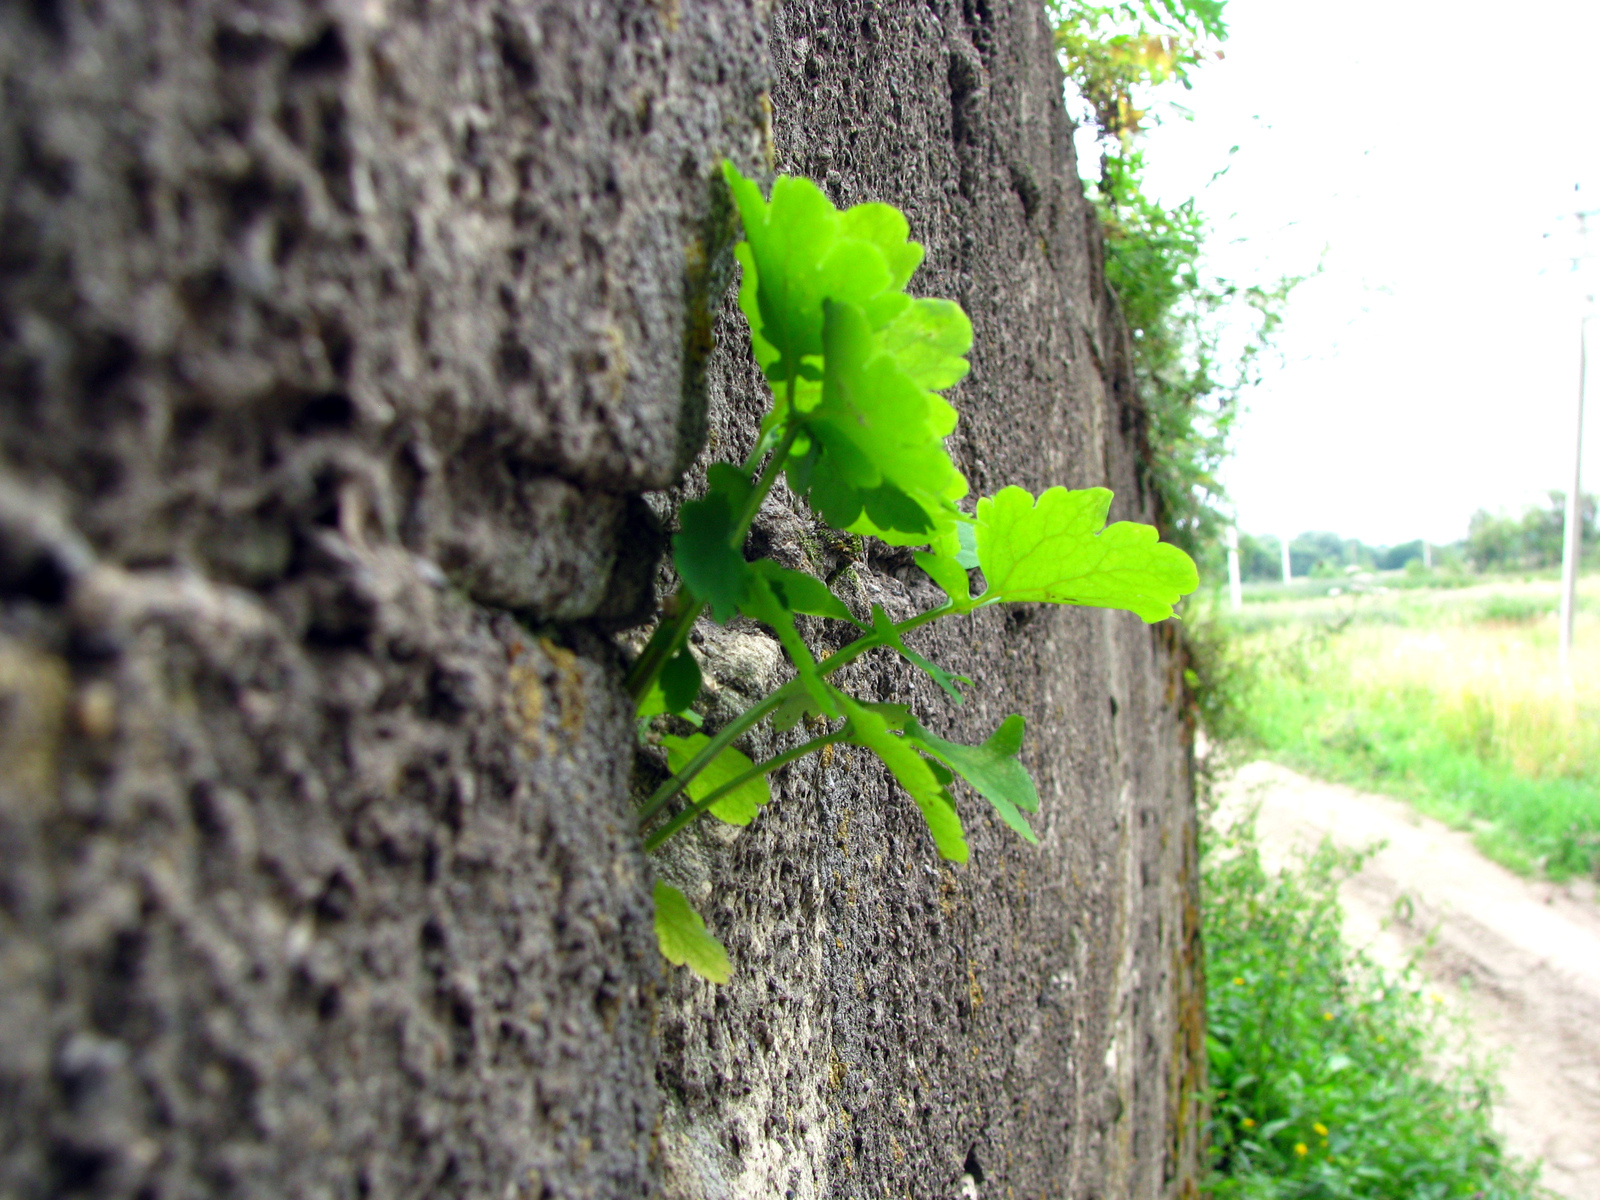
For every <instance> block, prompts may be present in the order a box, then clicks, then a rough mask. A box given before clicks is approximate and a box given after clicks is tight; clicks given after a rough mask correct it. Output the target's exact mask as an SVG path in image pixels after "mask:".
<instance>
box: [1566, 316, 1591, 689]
mask: <svg viewBox="0 0 1600 1200" xmlns="http://www.w3.org/2000/svg"><path fill="white" fill-rule="evenodd" d="M1588 333H1589V316H1588V314H1585V315H1584V316H1583V318H1582V319H1581V320H1580V321H1579V322H1578V428H1577V433H1576V436H1575V437H1574V438H1573V442H1574V443H1575V445H1574V447H1573V451H1572V490H1571V491H1570V492H1568V493H1567V527H1566V530H1565V534H1566V536H1565V537H1563V538H1562V540H1561V671H1562V674H1567V673H1568V672H1570V671H1571V670H1572V630H1573V626H1574V624H1575V623H1576V618H1577V615H1578V560H1579V558H1580V556H1581V555H1582V554H1583V400H1584V390H1585V387H1584V385H1585V383H1586V382H1587V379H1588V375H1589V337H1588Z"/></svg>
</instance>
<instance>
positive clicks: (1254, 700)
mask: <svg viewBox="0 0 1600 1200" xmlns="http://www.w3.org/2000/svg"><path fill="white" fill-rule="evenodd" d="M1408 582H1411V583H1413V584H1414V583H1415V580H1414V579H1413V580H1409V581H1408ZM1329 588H1339V590H1340V594H1338V595H1328V594H1327V591H1328V589H1329ZM1316 590H1320V591H1321V592H1322V593H1323V594H1322V595H1310V594H1307V593H1308V592H1309V591H1311V588H1310V587H1308V586H1307V585H1306V584H1304V583H1297V584H1296V585H1295V588H1294V591H1295V592H1297V593H1298V595H1282V594H1274V593H1273V592H1272V591H1271V590H1270V589H1264V588H1256V589H1252V593H1251V602H1248V603H1246V605H1245V606H1244V608H1243V609H1242V610H1241V611H1239V612H1238V613H1229V614H1226V615H1225V616H1223V617H1222V618H1221V621H1222V624H1223V626H1224V629H1225V630H1226V631H1228V632H1229V635H1230V636H1229V638H1228V643H1227V649H1226V653H1227V654H1228V655H1229V656H1231V659H1232V663H1233V668H1232V676H1231V678H1232V683H1231V685H1230V686H1232V687H1233V688H1235V689H1236V690H1237V691H1238V692H1240V693H1242V695H1239V696H1237V697H1235V699H1236V700H1237V701H1238V702H1239V707H1240V710H1241V714H1242V715H1241V724H1242V727H1243V732H1244V734H1245V736H1246V738H1247V739H1248V740H1250V741H1253V742H1254V743H1255V744H1257V745H1258V746H1259V747H1260V748H1262V749H1263V750H1265V751H1266V752H1267V753H1268V754H1269V755H1271V756H1272V757H1274V758H1277V759H1279V760H1281V761H1283V762H1286V763H1288V764H1290V765H1292V766H1295V767H1298V768H1300V769H1302V770H1306V771H1308V772H1310V773H1313V774H1317V775H1320V776H1323V777H1325V778H1332V779H1339V780H1344V781H1347V782H1350V783H1354V784H1358V785H1361V786H1364V787H1369V788H1372V789H1373V790H1377V791H1384V792H1388V793H1391V794H1394V795H1399V796H1402V797H1405V798H1407V799H1410V800H1411V801H1413V802H1414V803H1415V804H1416V805H1417V807H1418V808H1420V809H1422V810H1423V811H1425V812H1428V813H1430V814H1432V815H1434V816H1438V817H1440V818H1442V819H1444V820H1445V821H1447V822H1449V823H1451V824H1452V825H1455V826H1457V827H1459V828H1470V829H1472V830H1473V831H1474V833H1475V836H1476V838H1477V841H1478V844H1479V846H1480V847H1481V848H1482V849H1483V850H1484V851H1485V853H1487V854H1489V855H1490V856H1491V857H1493V858H1495V859H1496V860H1498V861H1500V862H1502V863H1504V864H1506V865H1507V866H1510V867H1512V868H1513V869H1516V870H1519V871H1522V872H1524V873H1544V874H1546V875H1549V876H1550V877H1552V878H1556V879H1560V878H1566V877H1570V876H1573V875H1593V876H1597V877H1600V577H1593V576H1592V577H1590V578H1588V579H1586V580H1584V581H1583V584H1582V586H1581V589H1580V603H1579V610H1578V627H1577V634H1576V639H1575V642H1576V649H1575V653H1574V656H1573V661H1572V664H1571V671H1570V673H1569V674H1568V675H1565V676H1564V675H1563V674H1562V673H1561V672H1560V671H1559V670H1558V669H1557V665H1556V617H1555V613H1556V606H1557V600H1558V592H1557V583H1556V581H1555V580H1553V579H1527V580H1523V579H1500V580H1496V581H1491V582H1481V583H1476V584H1472V585H1469V586H1460V585H1459V581H1457V585H1456V586H1450V587H1441V588H1423V587H1415V586H1413V587H1409V588H1407V589H1405V590H1387V589H1372V590H1363V591H1352V590H1350V589H1349V588H1348V587H1340V585H1339V583H1338V581H1318V582H1317V589H1316Z"/></svg>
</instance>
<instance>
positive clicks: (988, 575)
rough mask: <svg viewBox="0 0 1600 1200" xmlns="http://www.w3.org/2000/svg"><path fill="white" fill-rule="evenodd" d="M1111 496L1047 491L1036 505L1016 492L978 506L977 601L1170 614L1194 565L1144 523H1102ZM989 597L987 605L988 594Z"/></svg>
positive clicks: (1152, 616) (1194, 578)
mask: <svg viewBox="0 0 1600 1200" xmlns="http://www.w3.org/2000/svg"><path fill="white" fill-rule="evenodd" d="M1110 508H1111V493H1110V492H1109V491H1108V490H1107V489H1105V488H1084V489H1082V490H1081V491H1075V492H1069V491H1067V490H1066V489H1065V488H1050V489H1049V490H1048V491H1046V492H1045V493H1044V494H1042V495H1041V496H1040V497H1039V499H1038V501H1037V503H1035V501H1034V498H1033V497H1032V496H1030V495H1029V494H1028V493H1027V492H1025V491H1023V490H1022V489H1021V488H1018V487H1008V488H1002V489H1001V490H1000V491H999V492H997V493H996V494H995V495H994V496H992V497H985V498H984V499H982V500H979V501H978V517H977V522H976V524H977V532H978V562H979V564H980V565H981V566H982V567H983V575H984V578H985V579H987V580H988V581H989V590H988V591H987V592H985V593H984V594H983V597H982V599H983V601H984V602H985V603H990V602H995V601H1007V600H1010V601H1028V600H1033V601H1042V602H1045V603H1049V604H1092V605H1097V606H1099V607H1101V608H1125V609H1127V610H1128V611H1129V612H1135V613H1138V614H1139V616H1140V617H1142V618H1143V619H1144V620H1146V621H1152V622H1154V621H1161V620H1165V619H1166V618H1167V617H1170V616H1171V615H1172V606H1173V605H1174V604H1176V603H1177V601H1178V598H1179V597H1180V596H1182V595H1184V594H1186V593H1188V592H1192V591H1194V589H1195V588H1196V587H1198V586H1199V585H1200V577H1199V575H1197V574H1196V572H1195V567H1194V562H1193V561H1192V560H1191V559H1190V558H1189V556H1188V555H1187V554H1185V553H1184V552H1183V551H1182V550H1179V549H1178V548H1177V547H1176V546H1171V545H1165V544H1163V543H1161V542H1160V541H1158V540H1157V535H1156V531H1155V530H1154V529H1152V528H1151V527H1150V526H1148V525H1135V524H1133V523H1132V522H1130V521H1118V522H1117V523H1116V524H1115V525H1110V526H1106V527H1105V528H1104V529H1102V528H1101V526H1104V525H1105V522H1106V513H1107V512H1108V511H1109V510H1110ZM991 596H992V597H993V601H991V599H990V597H991Z"/></svg>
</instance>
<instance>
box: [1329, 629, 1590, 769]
mask: <svg viewBox="0 0 1600 1200" xmlns="http://www.w3.org/2000/svg"><path fill="white" fill-rule="evenodd" d="M1554 626H1555V622H1554V621H1553V620H1541V621H1539V622H1537V623H1536V624H1527V625H1524V624H1512V623H1505V622H1495V621H1489V622H1475V623H1472V624H1461V625H1446V626H1443V627H1435V628H1433V629H1416V628H1406V627H1395V626H1368V627H1365V628H1361V629H1352V630H1350V631H1349V632H1348V633H1347V634H1346V635H1345V644H1344V645H1343V646H1342V647H1341V654H1340V657H1341V658H1343V659H1344V660H1345V662H1346V663H1348V664H1349V670H1350V676H1351V683H1352V684H1353V685H1354V686H1355V687H1356V688H1358V689H1359V690H1362V691H1366V692H1368V693H1369V694H1382V693H1385V692H1387V693H1391V694H1398V695H1409V696H1415V697H1418V698H1421V697H1424V696H1425V697H1430V698H1431V700H1432V705H1433V710H1434V713H1435V721H1436V722H1437V723H1438V725H1439V726H1440V727H1441V729H1442V730H1443V731H1444V732H1445V733H1446V734H1447V736H1449V737H1450V739H1451V741H1453V742H1455V743H1456V744H1457V745H1458V746H1461V747H1462V748H1463V749H1467V748H1470V749H1471V750H1472V751H1473V752H1474V753H1475V754H1476V755H1477V756H1478V758H1479V759H1481V760H1482V761H1485V762H1496V761H1498V762H1503V763H1505V764H1507V765H1508V766H1510V767H1511V768H1512V769H1513V770H1514V771H1515V772H1516V773H1517V774H1518V775H1521V776H1523V777H1525V778H1529V779H1540V778H1568V779H1581V778H1595V777H1600V620H1595V619H1594V618H1592V617H1586V618H1585V619H1584V620H1583V621H1582V622H1581V623H1580V625H1579V628H1578V630H1577V637H1576V638H1575V648H1574V653H1573V656H1572V663H1571V668H1572V669H1571V672H1570V677H1565V676H1563V674H1562V672H1561V670H1560V669H1559V667H1558V665H1557V661H1556V630H1555V627H1554Z"/></svg>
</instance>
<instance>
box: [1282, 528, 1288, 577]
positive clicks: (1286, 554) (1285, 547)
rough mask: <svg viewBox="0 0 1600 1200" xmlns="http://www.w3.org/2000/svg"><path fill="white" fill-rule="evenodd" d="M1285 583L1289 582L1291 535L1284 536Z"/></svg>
mask: <svg viewBox="0 0 1600 1200" xmlns="http://www.w3.org/2000/svg"><path fill="white" fill-rule="evenodd" d="M1283 582H1284V583H1285V584H1287V583H1288V582H1289V535H1288V534H1287V533H1286V534H1284V535H1283Z"/></svg>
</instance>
